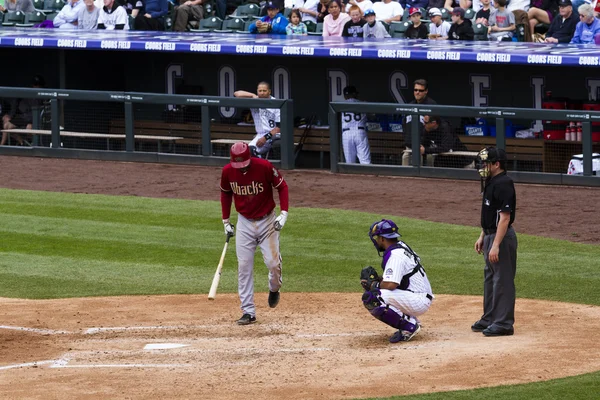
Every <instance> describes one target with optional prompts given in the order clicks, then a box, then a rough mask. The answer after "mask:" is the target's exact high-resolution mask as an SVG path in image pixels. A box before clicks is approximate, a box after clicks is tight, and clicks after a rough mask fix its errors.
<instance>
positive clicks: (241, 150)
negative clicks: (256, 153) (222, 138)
mask: <svg viewBox="0 0 600 400" xmlns="http://www.w3.org/2000/svg"><path fill="white" fill-rule="evenodd" d="M230 153H231V166H232V167H233V168H238V169H241V168H246V167H248V165H250V148H249V147H248V145H247V144H246V143H244V142H237V143H235V144H234V145H233V146H231V151H230Z"/></svg>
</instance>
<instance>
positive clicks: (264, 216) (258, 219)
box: [246, 211, 273, 222]
mask: <svg viewBox="0 0 600 400" xmlns="http://www.w3.org/2000/svg"><path fill="white" fill-rule="evenodd" d="M271 214H273V211H271V212H268V213H266V214H265V215H263V216H262V217H258V218H246V219H247V220H248V221H252V222H256V221H262V220H263V219H265V218H267V217H268V216H269V215H271Z"/></svg>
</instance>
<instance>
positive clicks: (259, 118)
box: [233, 82, 281, 158]
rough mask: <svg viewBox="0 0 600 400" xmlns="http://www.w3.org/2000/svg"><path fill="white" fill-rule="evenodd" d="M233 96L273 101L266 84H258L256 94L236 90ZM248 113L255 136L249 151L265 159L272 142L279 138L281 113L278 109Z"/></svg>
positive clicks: (262, 109)
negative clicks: (250, 114) (252, 122)
mask: <svg viewBox="0 0 600 400" xmlns="http://www.w3.org/2000/svg"><path fill="white" fill-rule="evenodd" d="M233 96H234V97H240V98H246V99H275V97H273V96H271V85H270V84H269V83H267V82H260V83H259V84H258V87H257V88H256V93H252V92H246V91H244V90H238V91H235V92H234V93H233ZM250 112H251V113H252V119H253V120H254V126H255V127H256V136H255V137H254V139H252V141H251V142H250V144H249V146H250V151H251V152H252V155H254V156H257V157H263V158H266V156H267V153H268V152H269V150H271V147H272V146H273V142H274V141H275V140H279V139H280V138H281V130H280V129H279V123H280V121H281V113H280V111H279V109H278V108H251V109H250Z"/></svg>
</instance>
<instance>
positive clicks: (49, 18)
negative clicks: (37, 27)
mask: <svg viewBox="0 0 600 400" xmlns="http://www.w3.org/2000/svg"><path fill="white" fill-rule="evenodd" d="M57 15H58V13H57V12H56V11H54V12H51V13H47V14H46V21H54V17H56V16H57Z"/></svg>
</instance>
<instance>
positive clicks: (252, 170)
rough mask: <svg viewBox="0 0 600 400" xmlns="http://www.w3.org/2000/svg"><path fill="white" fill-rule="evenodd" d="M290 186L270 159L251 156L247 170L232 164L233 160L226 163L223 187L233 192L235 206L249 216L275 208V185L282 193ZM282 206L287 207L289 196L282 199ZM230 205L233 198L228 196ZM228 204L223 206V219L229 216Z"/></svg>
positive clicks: (257, 217) (285, 208)
mask: <svg viewBox="0 0 600 400" xmlns="http://www.w3.org/2000/svg"><path fill="white" fill-rule="evenodd" d="M284 187H287V184H286V183H285V180H284V179H283V176H281V173H280V172H279V171H278V170H277V168H275V167H274V166H273V164H271V163H270V162H269V161H267V160H263V159H261V158H254V157H253V158H252V161H251V162H250V167H249V168H248V170H247V171H242V170H241V169H237V168H233V167H232V166H231V164H227V165H226V166H225V167H223V171H222V174H221V191H223V192H224V193H227V194H228V196H231V195H233V201H234V203H235V209H236V210H237V212H238V213H240V214H242V215H243V216H244V217H246V218H247V219H259V218H262V217H264V216H265V215H267V214H269V213H270V212H271V211H273V209H274V208H275V201H274V199H273V188H275V189H277V190H278V191H279V192H280V193H281V189H283V188H284ZM279 201H280V203H281V209H282V210H283V211H287V209H288V198H287V191H285V198H281V194H280V199H279ZM229 206H231V200H229ZM228 208H229V207H224V210H223V219H226V218H229V209H228Z"/></svg>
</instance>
